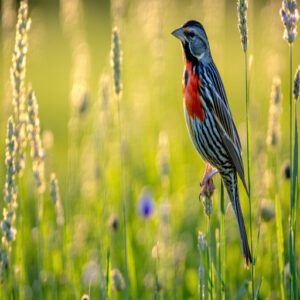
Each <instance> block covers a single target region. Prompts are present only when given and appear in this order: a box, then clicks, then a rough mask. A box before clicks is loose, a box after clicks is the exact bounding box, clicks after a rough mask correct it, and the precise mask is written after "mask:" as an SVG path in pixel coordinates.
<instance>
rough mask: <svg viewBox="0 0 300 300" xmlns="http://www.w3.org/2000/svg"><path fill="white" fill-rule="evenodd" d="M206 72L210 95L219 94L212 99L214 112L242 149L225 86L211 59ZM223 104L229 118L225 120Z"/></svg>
mask: <svg viewBox="0 0 300 300" xmlns="http://www.w3.org/2000/svg"><path fill="white" fill-rule="evenodd" d="M207 72H209V73H210V74H209V75H210V76H209V78H210V80H211V82H209V83H208V84H209V88H210V89H211V90H212V91H211V92H212V95H215V96H217V95H219V97H218V99H217V101H214V99H213V101H214V102H215V108H216V113H217V114H218V116H219V118H220V119H221V123H222V124H223V126H224V129H225V130H226V132H227V134H228V135H229V136H230V138H231V139H232V140H233V141H234V143H235V144H236V145H237V147H238V149H239V151H240V152H241V151H242V146H241V141H240V137H239V134H238V131H237V129H236V126H235V124H234V122H233V119H232V117H231V112H230V108H229V105H228V101H227V95H226V92H225V88H224V85H223V82H222V79H221V76H220V74H219V71H218V69H217V67H216V65H215V63H214V62H213V61H212V62H211V63H210V64H209V67H208V68H207ZM224 106H225V107H226V111H228V113H229V116H230V118H229V120H227V115H228V114H227V113H226V114H225V116H223V112H224Z"/></svg>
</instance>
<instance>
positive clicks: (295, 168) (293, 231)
mask: <svg viewBox="0 0 300 300" xmlns="http://www.w3.org/2000/svg"><path fill="white" fill-rule="evenodd" d="M297 185H298V121H297V102H296V103H295V130H294V151H293V173H292V196H291V215H290V218H291V225H290V226H291V228H290V273H291V285H292V286H291V288H292V299H298V287H297V279H298V278H297V266H296V257H297V256H296V202H297V196H298V195H297Z"/></svg>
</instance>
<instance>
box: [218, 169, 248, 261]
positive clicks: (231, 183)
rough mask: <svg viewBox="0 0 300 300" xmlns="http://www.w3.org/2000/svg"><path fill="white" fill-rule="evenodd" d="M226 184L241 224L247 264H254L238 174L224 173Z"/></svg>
mask: <svg viewBox="0 0 300 300" xmlns="http://www.w3.org/2000/svg"><path fill="white" fill-rule="evenodd" d="M222 178H223V181H224V184H225V186H226V189H227V192H228V194H229V197H230V201H231V203H232V206H233V210H234V212H235V215H236V219H237V223H238V226H239V232H240V238H241V241H242V248H243V254H244V257H245V261H246V264H247V265H249V264H252V255H251V251H250V248H249V243H248V238H247V232H246V228H245V223H244V218H243V213H242V208H241V204H240V199H239V191H238V185H237V175H236V173H231V174H230V175H227V174H226V175H225V174H224V175H223V176H222Z"/></svg>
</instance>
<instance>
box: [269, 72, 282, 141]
mask: <svg viewBox="0 0 300 300" xmlns="http://www.w3.org/2000/svg"><path fill="white" fill-rule="evenodd" d="M281 98H282V94H281V81H280V79H279V78H274V79H273V85H272V92H271V98H270V108H269V127H268V135H267V144H268V145H269V146H272V147H275V146H276V145H277V144H278V143H279V139H280V114H281Z"/></svg>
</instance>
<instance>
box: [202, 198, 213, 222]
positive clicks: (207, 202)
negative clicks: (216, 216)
mask: <svg viewBox="0 0 300 300" xmlns="http://www.w3.org/2000/svg"><path fill="white" fill-rule="evenodd" d="M202 204H203V207H204V211H205V214H206V215H207V216H208V217H210V216H211V214H212V211H213V207H212V201H211V197H208V196H206V195H205V196H203V197H202Z"/></svg>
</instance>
